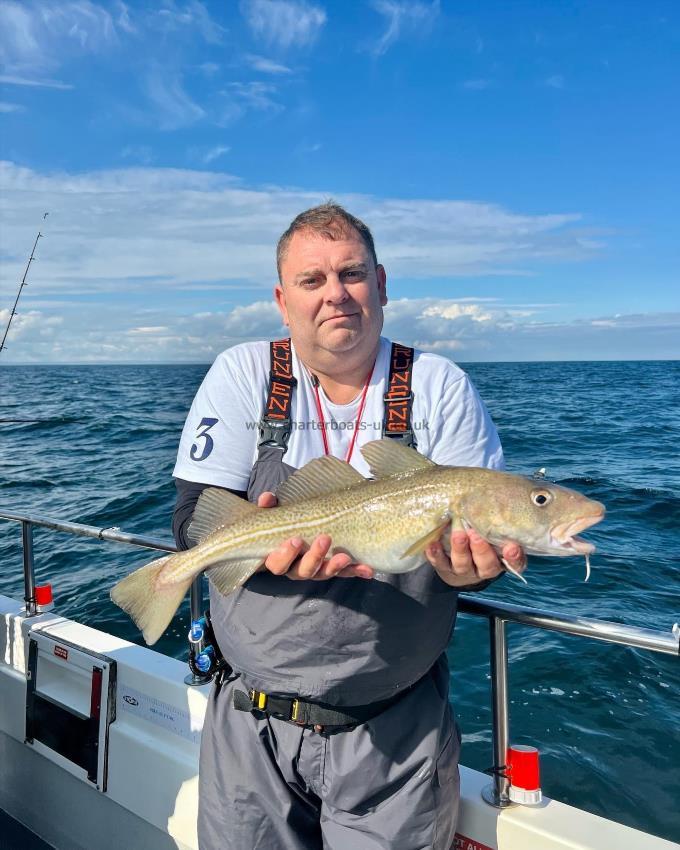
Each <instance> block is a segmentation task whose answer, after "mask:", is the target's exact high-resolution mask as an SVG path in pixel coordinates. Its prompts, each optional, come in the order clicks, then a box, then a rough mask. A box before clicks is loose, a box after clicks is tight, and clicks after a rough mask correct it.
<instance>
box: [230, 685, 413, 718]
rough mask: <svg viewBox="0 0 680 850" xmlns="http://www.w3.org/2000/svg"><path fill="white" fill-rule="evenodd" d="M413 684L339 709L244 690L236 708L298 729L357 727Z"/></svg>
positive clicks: (236, 694) (238, 695)
mask: <svg viewBox="0 0 680 850" xmlns="http://www.w3.org/2000/svg"><path fill="white" fill-rule="evenodd" d="M413 687H414V685H410V686H409V687H408V688H405V689H404V690H403V691H399V693H397V694H395V695H394V696H392V697H389V698H388V699H384V700H380V702H371V703H369V704H368V705H356V706H344V705H343V706H342V707H340V708H336V707H334V706H332V705H328V704H327V703H323V702H309V701H308V700H305V699H301V698H300V697H279V696H275V695H272V694H265V693H264V692H263V691H256V690H255V689H251V690H250V691H248V693H247V694H246V693H245V692H244V691H237V690H234V708H235V709H236V710H237V711H250V712H252V713H253V714H255V715H256V716H257V715H258V714H262V715H266V716H268V717H276V718H278V719H279V720H287V721H288V722H290V723H297V724H298V725H299V726H315V727H322V728H326V727H328V726H332V727H339V726H344V727H351V728H353V727H355V726H358V725H359V724H361V723H365V722H366V721H367V720H370V719H371V718H373V717H377V716H378V715H379V714H381V713H382V712H383V711H385V709H387V708H389V707H390V706H391V705H394V703H395V702H398V701H399V700H400V699H401V698H402V697H403V696H404V695H405V694H407V693H408V692H409V691H410V690H411V689H412V688H413Z"/></svg>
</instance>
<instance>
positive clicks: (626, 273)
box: [0, 0, 680, 363]
mask: <svg viewBox="0 0 680 850" xmlns="http://www.w3.org/2000/svg"><path fill="white" fill-rule="evenodd" d="M679 56H680V9H679V7H678V4H677V3H676V2H649V3H646V4H641V3H634V2H617V3H614V2H605V1H604V0H603V2H600V3H586V2H582V3H579V2H576V3H566V2H543V3H539V2H522V3H501V2H486V3H479V2H475V3H472V2H449V0H441V2H436V0H435V2H430V0H427V2H409V0H351V1H350V0H347V2H337V0H336V2H325V3H320V2H318V3H317V2H301V1H300V0H241V2H237V0H214V2H205V3H200V2H197V0H193V2H182V0H175V1H174V2H153V3H152V2H148V3H138V2H130V3H123V2H108V3H104V2H91V0H61V2H44V0H26V2H0V61H1V67H0V87H1V91H0V120H1V121H2V135H1V138H0V158H1V159H2V160H3V165H2V170H1V171H0V181H1V189H2V198H1V201H0V224H1V232H0V252H1V253H0V257H1V259H2V267H1V268H0V331H4V325H5V323H6V318H7V316H8V312H9V308H10V306H11V304H12V303H13V300H14V296H15V294H16V289H17V285H18V282H19V280H20V279H21V274H22V272H23V266H24V264H25V262H26V259H27V256H28V254H29V252H30V248H31V245H32V243H33V240H34V238H35V234H36V232H37V230H38V228H39V227H40V228H41V229H42V231H43V232H44V234H45V238H44V239H42V240H41V241H40V243H39V247H38V251H37V257H38V260H37V262H36V263H35V265H34V266H33V267H32V269H31V275H30V287H28V288H27V289H26V290H24V295H23V296H22V301H21V303H20V313H19V315H18V316H17V318H16V320H15V324H14V325H13V330H12V332H11V334H10V337H9V339H8V346H9V347H8V349H7V350H6V351H3V353H2V355H1V356H2V357H3V359H5V361H6V362H8V363H9V362H76V361H82V362H101V361H136V362H147V361H149V362H159V361H197V362H209V361H210V360H211V359H212V358H213V357H214V356H215V355H216V354H217V353H218V352H219V351H220V350H221V349H222V348H224V347H226V346H228V345H230V344H234V343H236V342H239V341H242V340H245V339H252V338H263V337H269V336H272V335H276V334H280V333H281V328H280V324H279V321H278V317H277V313H276V311H275V310H274V309H273V306H272V304H271V299H270V293H271V286H272V283H273V282H274V273H275V269H274V245H275V242H276V239H277V237H278V235H279V234H280V233H281V232H282V230H283V229H285V227H286V226H287V224H288V222H289V221H290V220H291V219H292V217H293V216H294V215H295V214H296V213H297V212H299V211H300V210H302V209H304V208H306V207H308V206H311V205H313V204H314V203H316V202H318V201H321V200H323V199H325V198H327V197H329V196H332V197H334V198H336V199H337V200H339V201H340V202H342V203H344V204H345V205H346V206H347V207H348V208H349V209H350V210H351V211H353V212H355V213H356V214H358V215H360V216H361V217H363V218H364V219H365V220H366V221H367V223H368V224H369V225H370V226H371V227H372V229H373V231H374V235H375V237H376V242H377V246H378V253H379V258H380V259H381V260H382V261H383V262H384V264H385V266H386V268H387V271H388V282H389V290H388V291H389V294H390V296H391V304H390V305H389V306H388V309H387V313H386V330H387V332H388V333H389V335H391V336H393V337H395V338H397V339H400V340H401V341H402V342H406V343H416V344H418V345H420V346H422V347H424V348H429V349H431V350H435V351H440V352H441V353H444V354H447V355H449V356H452V357H454V358H455V359H458V360H460V361H466V360H533V359H537V360H542V359H558V360H559V359H601V358H604V359H612V358H613V359H619V358H677V357H679V356H680V296H679V294H678V293H680V285H679V283H680V281H679V280H678V266H679V263H678V260H679V254H680V247H679V246H680V239H678V198H680V185H679V184H680V177H679V171H678V155H677V144H678V142H677V140H678V138H679V137H680V117H679V110H678V92H679V91H680V58H679ZM44 211H49V213H50V215H49V217H48V218H47V220H46V221H45V222H44V223H43V221H42V214H43V212H44Z"/></svg>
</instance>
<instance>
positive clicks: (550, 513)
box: [111, 440, 604, 643]
mask: <svg viewBox="0 0 680 850" xmlns="http://www.w3.org/2000/svg"><path fill="white" fill-rule="evenodd" d="M362 451H363V453H364V456H365V457H366V459H367V460H368V462H369V464H370V465H371V469H372V472H373V474H374V475H375V476H376V479H377V480H375V481H369V480H366V479H363V478H362V477H361V476H360V475H359V473H357V472H356V471H355V470H353V469H352V468H351V467H349V466H348V465H347V464H344V463H343V462H342V461H339V460H337V459H335V458H330V457H328V458H319V459H317V460H314V461H312V462H311V463H309V464H307V465H306V466H305V467H303V468H302V469H301V470H298V472H296V473H295V474H294V475H293V476H292V477H291V478H290V479H289V481H288V482H286V483H285V484H284V485H283V487H282V488H281V490H280V492H279V494H278V495H279V501H280V505H279V507H276V508H269V509H266V510H265V509H258V508H256V507H254V506H253V505H250V504H249V503H247V502H244V501H243V500H240V499H238V497H236V496H233V495H232V494H230V493H227V492H225V491H222V490H217V489H209V490H206V491H204V493H203V494H202V495H201V498H200V500H199V503H198V505H197V508H196V512H195V515H194V521H193V523H192V526H191V528H190V534H191V535H192V536H194V537H195V538H196V539H198V540H200V541H201V542H200V543H199V544H198V545H197V546H196V547H194V548H193V549H190V550H188V551H187V552H181V553H178V554H177V555H172V556H168V557H166V558H161V559H159V560H158V561H154V562H153V563H152V564H149V565H147V566H146V567H142V568H141V569H140V570H137V571H136V572H135V573H133V574H132V575H130V576H128V577H127V578H126V579H123V580H122V581H121V582H119V583H118V585H116V587H115V588H114V589H113V591H112V594H111V595H112V598H113V600H114V602H116V603H117V604H118V605H120V606H121V607H122V608H124V610H126V611H127V612H128V613H129V614H130V615H131V616H132V618H133V619H134V620H135V622H136V623H137V625H138V626H140V628H142V630H143V631H144V636H145V638H146V640H147V642H149V643H152V642H154V641H155V640H157V639H158V637H159V636H160V635H161V634H162V632H163V631H164V629H165V628H166V627H167V625H168V623H169V621H170V619H171V618H172V615H173V614H174V611H175V610H176V608H177V606H178V605H179V603H180V602H181V599H182V598H183V596H184V594H185V592H186V589H187V588H188V586H189V584H190V583H191V581H192V580H193V578H194V577H195V576H196V575H198V574H199V573H200V572H202V571H203V570H207V571H208V574H209V575H210V577H211V578H212V580H213V582H214V583H215V586H216V587H217V589H218V590H220V592H222V593H229V592H231V591H233V590H235V589H236V588H237V587H239V586H240V585H241V584H243V583H244V582H245V581H246V580H247V579H248V578H249V577H250V576H251V575H252V574H253V573H254V572H255V571H256V570H257V569H258V568H259V567H260V566H261V565H262V563H263V562H264V560H265V558H266V557H267V555H268V554H269V553H270V552H271V551H272V550H274V549H276V548H277V547H278V546H280V545H281V544H282V543H283V542H284V541H285V540H287V539H289V538H291V537H293V536H298V537H301V538H302V539H303V540H304V541H305V542H306V543H308V544H309V543H311V542H312V540H313V539H314V538H315V537H316V536H317V535H318V534H322V533H324V534H328V535H330V537H331V538H332V541H333V546H332V551H333V552H346V553H348V554H349V555H350V556H351V557H352V560H353V561H354V562H356V563H365V564H370V565H371V566H372V567H374V569H376V570H377V571H379V572H389V573H401V572H408V571H409V570H413V569H415V568H416V567H418V566H419V565H420V564H422V563H423V560H424V555H423V552H424V549H425V548H426V547H427V545H429V543H431V542H433V541H434V540H438V539H440V538H441V537H442V536H443V535H448V532H449V530H450V528H451V527H454V528H471V529H475V530H476V531H477V532H479V534H481V535H482V537H484V538H486V539H487V540H488V541H489V542H490V543H492V544H493V545H494V546H496V547H497V548H500V547H501V546H502V545H503V544H504V543H506V542H508V541H509V540H514V541H517V542H518V543H520V544H521V545H522V546H523V547H524V549H525V551H526V552H527V553H528V554H537V555H575V554H588V553H589V552H592V551H593V548H594V547H593V546H592V545H591V544H589V543H586V542H585V541H582V540H580V539H579V538H577V537H575V536H574V535H575V534H577V533H578V532H579V531H581V530H583V529H584V528H587V527H588V526H590V525H593V524H594V523H596V522H598V521H599V520H601V519H602V517H603V516H604V508H603V506H602V505H601V504H600V503H599V502H594V501H592V500H590V499H587V498H586V497H585V496H583V495H581V494H580V493H577V492H575V491H573V490H568V489H566V488H563V487H559V486H557V485H554V484H549V483H545V482H543V481H541V482H537V481H533V480H530V479H527V478H523V477H521V476H517V475H511V474H509V473H506V472H497V471H494V470H489V469H478V468H470V467H447V466H437V465H436V464H434V463H432V461H429V460H427V459H426V458H424V457H422V456H421V455H418V454H417V453H416V452H414V451H413V450H411V449H406V448H404V447H402V446H399V445H396V444H394V443H392V442H391V441H389V440H380V441H376V442H374V443H369V444H368V445H367V446H364V448H363V449H362ZM444 539H445V538H444ZM135 577H136V578H135ZM173 606H174V607H173ZM168 612H169V613H168Z"/></svg>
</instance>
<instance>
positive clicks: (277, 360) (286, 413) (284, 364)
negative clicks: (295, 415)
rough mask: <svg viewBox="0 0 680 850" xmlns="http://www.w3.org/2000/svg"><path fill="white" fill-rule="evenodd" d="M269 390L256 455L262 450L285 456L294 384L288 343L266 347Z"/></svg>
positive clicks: (283, 342) (271, 344) (288, 340)
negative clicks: (270, 448) (267, 348)
mask: <svg viewBox="0 0 680 850" xmlns="http://www.w3.org/2000/svg"><path fill="white" fill-rule="evenodd" d="M269 352H270V366H269V388H268V389H267V402H266V404H265V408H264V415H263V417H262V419H261V420H260V424H259V438H258V441H257V451H258V454H260V453H261V451H262V448H263V447H264V446H271V447H274V448H277V449H280V450H281V454H282V455H284V454H285V453H286V450H287V449H288V440H289V438H290V432H291V430H292V420H291V411H292V408H293V390H294V389H295V386H296V384H297V380H296V379H295V378H294V377H293V352H292V349H291V345H290V339H279V340H277V341H276V342H271V343H269Z"/></svg>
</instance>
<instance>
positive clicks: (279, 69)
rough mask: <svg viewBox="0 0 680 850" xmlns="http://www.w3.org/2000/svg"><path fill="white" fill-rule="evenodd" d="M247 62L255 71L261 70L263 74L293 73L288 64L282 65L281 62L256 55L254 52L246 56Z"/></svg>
mask: <svg viewBox="0 0 680 850" xmlns="http://www.w3.org/2000/svg"><path fill="white" fill-rule="evenodd" d="M246 62H247V63H248V65H249V66H250V67H251V68H252V69H253V70H254V71H260V72H261V73H263V74H292V73H293V72H292V71H291V69H290V68H288V67H287V66H286V65H281V64H280V63H279V62H273V61H272V60H271V59H267V58H266V57H265V56H254V55H253V54H249V55H248V56H246Z"/></svg>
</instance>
